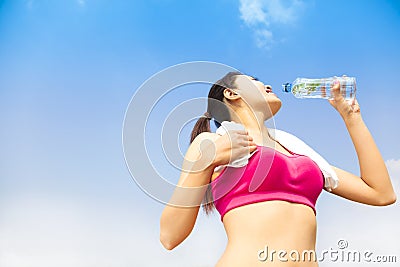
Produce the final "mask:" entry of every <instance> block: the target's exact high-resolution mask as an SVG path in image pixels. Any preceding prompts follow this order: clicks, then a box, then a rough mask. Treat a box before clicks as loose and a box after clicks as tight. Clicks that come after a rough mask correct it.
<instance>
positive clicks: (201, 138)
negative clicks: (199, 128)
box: [193, 132, 220, 143]
mask: <svg viewBox="0 0 400 267" xmlns="http://www.w3.org/2000/svg"><path fill="white" fill-rule="evenodd" d="M218 136H220V135H219V134H216V133H210V132H202V133H201V134H199V135H198V136H196V138H195V139H194V140H193V142H196V143H201V142H202V141H204V140H211V141H215V139H217V138H218Z"/></svg>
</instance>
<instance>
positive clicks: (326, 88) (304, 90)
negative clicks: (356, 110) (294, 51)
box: [282, 76, 356, 100]
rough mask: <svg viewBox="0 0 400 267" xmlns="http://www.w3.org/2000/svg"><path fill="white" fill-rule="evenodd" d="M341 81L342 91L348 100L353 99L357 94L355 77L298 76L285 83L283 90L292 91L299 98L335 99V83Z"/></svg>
mask: <svg viewBox="0 0 400 267" xmlns="http://www.w3.org/2000/svg"><path fill="white" fill-rule="evenodd" d="M335 81H339V82H340V93H341V94H342V95H343V97H344V98H345V99H346V100H353V99H354V97H355V95H356V78H355V77H347V76H341V77H336V76H334V77H329V78H319V79H308V78H297V79H296V80H295V81H294V82H293V83H284V84H283V85H282V90H283V91H284V92H292V93H293V95H294V96H295V97H297V98H324V99H333V93H332V91H331V89H332V87H333V85H334V84H333V83H334V82H335Z"/></svg>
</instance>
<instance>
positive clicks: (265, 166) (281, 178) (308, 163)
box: [211, 145, 324, 221]
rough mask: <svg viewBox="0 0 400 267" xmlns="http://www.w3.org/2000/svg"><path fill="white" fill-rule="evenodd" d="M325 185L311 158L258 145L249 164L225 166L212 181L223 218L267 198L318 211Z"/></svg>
mask: <svg viewBox="0 0 400 267" xmlns="http://www.w3.org/2000/svg"><path fill="white" fill-rule="evenodd" d="M323 185H324V177H323V174H322V172H321V170H320V169H319V167H318V165H317V164H316V163H315V162H314V161H313V160H311V159H310V158H309V157H307V156H305V155H300V154H296V153H293V152H291V155H286V154H284V153H282V152H279V151H277V150H275V149H273V148H270V147H265V146H259V145H258V146H257V150H256V152H255V153H254V154H253V155H252V156H251V157H250V159H249V162H248V164H247V165H246V166H243V167H240V168H235V167H225V168H224V169H223V170H222V172H221V173H220V174H219V175H218V176H217V177H216V178H215V179H214V180H213V181H212V182H211V190H212V195H213V199H214V205H215V207H216V209H217V210H218V212H219V213H220V214H221V221H222V220H223V217H224V215H225V214H226V213H227V212H228V211H230V210H232V209H234V208H237V207H240V206H244V205H247V204H251V203H257V202H262V201H267V200H285V201H289V202H295V203H301V204H305V205H307V206H309V207H311V208H312V209H313V211H314V214H316V210H315V203H316V201H317V198H318V196H319V195H320V193H321V191H322V189H323Z"/></svg>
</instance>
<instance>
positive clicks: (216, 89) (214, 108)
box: [190, 71, 242, 215]
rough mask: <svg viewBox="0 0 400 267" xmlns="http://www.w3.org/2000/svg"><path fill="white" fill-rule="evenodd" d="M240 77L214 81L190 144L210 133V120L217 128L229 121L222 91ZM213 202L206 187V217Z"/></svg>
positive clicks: (232, 74) (233, 73)
mask: <svg viewBox="0 0 400 267" xmlns="http://www.w3.org/2000/svg"><path fill="white" fill-rule="evenodd" d="M237 75H242V73H240V72H237V71H231V72H228V73H227V74H226V75H225V76H224V77H223V78H222V79H220V80H218V81H216V82H215V83H214V84H213V85H212V86H211V88H210V91H209V93H208V100H207V111H206V113H205V114H206V115H203V116H201V117H200V118H199V119H198V120H197V122H196V124H195V125H194V127H193V130H192V134H191V136H190V143H192V142H193V140H194V139H195V138H196V136H198V135H199V134H201V133H202V132H211V127H210V120H211V119H214V124H215V126H216V127H217V128H218V127H219V126H221V123H222V122H223V121H229V120H231V118H230V113H229V109H228V107H227V106H226V105H225V103H224V102H223V100H224V90H225V89H227V88H230V89H234V88H235V78H236V77H235V76H237ZM213 208H214V202H213V197H212V192H211V186H210V184H209V185H208V187H207V190H206V192H205V195H204V198H203V209H204V211H205V212H206V214H207V215H208V214H209V213H211V212H212V211H213Z"/></svg>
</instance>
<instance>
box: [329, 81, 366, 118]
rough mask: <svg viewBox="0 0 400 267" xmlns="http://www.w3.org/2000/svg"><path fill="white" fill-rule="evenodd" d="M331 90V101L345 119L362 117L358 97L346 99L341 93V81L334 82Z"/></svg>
mask: <svg viewBox="0 0 400 267" xmlns="http://www.w3.org/2000/svg"><path fill="white" fill-rule="evenodd" d="M331 92H332V94H333V99H329V100H328V101H329V103H330V104H331V105H332V106H333V107H334V108H335V109H336V110H337V111H338V112H339V114H340V115H341V116H342V118H343V119H344V120H347V119H352V118H356V117H360V116H361V113H360V106H359V104H358V102H357V99H356V98H353V99H349V100H346V99H345V98H344V97H343V95H342V94H341V93H340V82H339V81H335V82H334V83H333V86H332V89H331Z"/></svg>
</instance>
